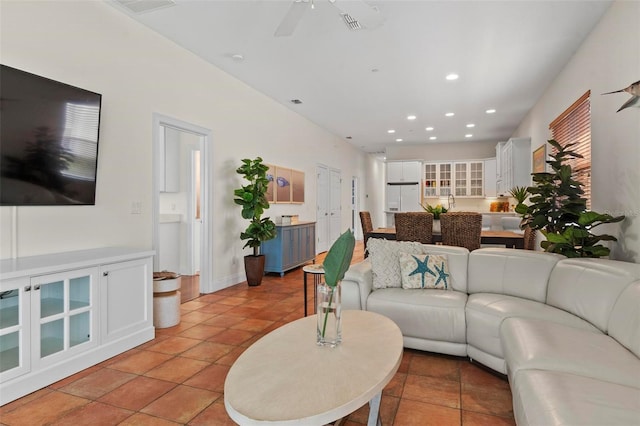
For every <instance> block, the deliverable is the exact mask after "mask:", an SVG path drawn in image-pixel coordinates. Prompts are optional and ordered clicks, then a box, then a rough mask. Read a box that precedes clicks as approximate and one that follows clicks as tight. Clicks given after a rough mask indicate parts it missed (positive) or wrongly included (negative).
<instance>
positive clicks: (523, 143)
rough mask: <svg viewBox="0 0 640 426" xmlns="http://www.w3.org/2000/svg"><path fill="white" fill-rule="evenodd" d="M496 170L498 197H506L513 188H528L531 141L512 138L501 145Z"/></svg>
mask: <svg viewBox="0 0 640 426" xmlns="http://www.w3.org/2000/svg"><path fill="white" fill-rule="evenodd" d="M498 145H500V144H498ZM496 149H498V147H496ZM498 169H499V170H498V173H497V174H498V176H499V180H498V188H497V189H498V195H499V196H508V195H509V191H510V190H511V188H513V187H515V186H530V185H531V139H530V138H512V139H509V141H508V142H506V143H505V144H504V145H502V146H501V155H500V162H499V163H498Z"/></svg>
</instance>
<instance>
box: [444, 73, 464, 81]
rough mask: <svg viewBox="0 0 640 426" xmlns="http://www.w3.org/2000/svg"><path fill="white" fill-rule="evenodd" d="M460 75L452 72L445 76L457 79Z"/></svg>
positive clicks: (450, 79) (449, 78)
mask: <svg viewBox="0 0 640 426" xmlns="http://www.w3.org/2000/svg"><path fill="white" fill-rule="evenodd" d="M459 77H460V76H459V75H458V74H454V73H451V74H449V75H447V76H446V77H445V78H446V79H447V80H449V81H453V80H457V79H458V78H459Z"/></svg>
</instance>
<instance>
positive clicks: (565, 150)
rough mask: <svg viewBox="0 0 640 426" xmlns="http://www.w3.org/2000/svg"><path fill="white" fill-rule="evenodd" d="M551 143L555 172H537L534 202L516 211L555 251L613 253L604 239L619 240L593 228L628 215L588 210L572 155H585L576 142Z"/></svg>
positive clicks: (576, 254)
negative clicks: (604, 242) (578, 148)
mask: <svg viewBox="0 0 640 426" xmlns="http://www.w3.org/2000/svg"><path fill="white" fill-rule="evenodd" d="M548 142H549V144H550V145H551V146H552V147H553V148H555V149H556V152H555V154H552V155H551V158H552V160H548V161H547V164H549V165H550V166H551V169H552V172H541V173H533V174H532V175H533V182H534V185H533V186H530V187H528V188H527V190H528V191H529V193H530V194H531V196H530V197H529V202H530V205H526V204H524V202H521V203H519V204H518V205H517V206H516V212H517V213H519V214H520V215H521V216H522V219H523V220H522V224H521V227H523V228H524V227H526V226H530V227H531V228H532V229H535V230H540V232H542V234H543V235H544V236H545V238H546V241H542V243H541V244H540V245H541V247H542V248H543V249H544V250H545V251H547V252H551V253H559V254H562V255H564V256H567V257H602V256H608V255H609V252H610V250H609V248H608V247H606V246H604V245H602V244H599V243H600V242H601V241H617V239H616V237H614V236H612V235H607V234H594V233H593V232H592V230H593V229H594V228H595V227H597V226H600V225H602V224H604V223H615V222H620V221H622V220H624V218H625V217H624V216H616V217H614V216H611V215H609V214H601V213H597V212H594V211H590V210H587V202H586V199H585V198H584V197H582V195H583V194H584V190H583V189H582V183H580V182H579V181H577V180H575V179H574V178H573V171H572V169H571V165H570V164H568V163H567V161H568V160H570V159H571V158H582V155H580V154H578V153H577V152H574V151H571V147H572V146H574V145H575V143H568V144H566V145H561V144H560V143H558V142H557V141H555V140H553V139H552V140H549V141H548Z"/></svg>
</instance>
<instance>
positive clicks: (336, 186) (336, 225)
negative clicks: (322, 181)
mask: <svg viewBox="0 0 640 426" xmlns="http://www.w3.org/2000/svg"><path fill="white" fill-rule="evenodd" d="M341 186H342V178H341V177H340V170H336V169H331V170H329V200H330V205H329V247H331V244H333V243H334V241H335V240H337V239H338V237H339V236H340V234H341V232H342V231H344V230H343V229H341V228H342V188H341Z"/></svg>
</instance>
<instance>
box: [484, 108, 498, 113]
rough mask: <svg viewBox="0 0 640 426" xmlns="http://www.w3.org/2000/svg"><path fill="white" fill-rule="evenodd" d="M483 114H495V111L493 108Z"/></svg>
mask: <svg viewBox="0 0 640 426" xmlns="http://www.w3.org/2000/svg"><path fill="white" fill-rule="evenodd" d="M485 112H486V113H487V114H493V113H495V112H496V110H495V109H493V108H491V109H488V110H486V111H485Z"/></svg>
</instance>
